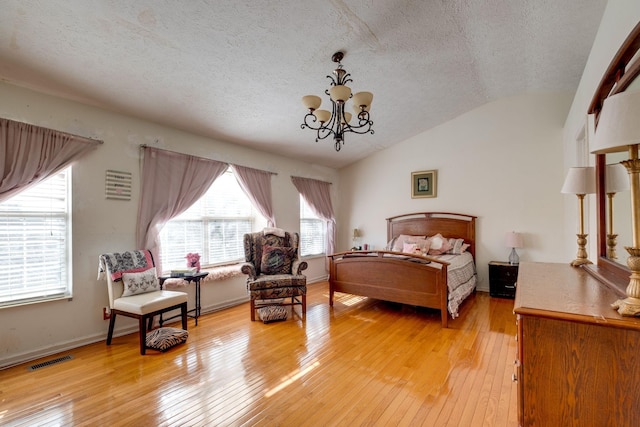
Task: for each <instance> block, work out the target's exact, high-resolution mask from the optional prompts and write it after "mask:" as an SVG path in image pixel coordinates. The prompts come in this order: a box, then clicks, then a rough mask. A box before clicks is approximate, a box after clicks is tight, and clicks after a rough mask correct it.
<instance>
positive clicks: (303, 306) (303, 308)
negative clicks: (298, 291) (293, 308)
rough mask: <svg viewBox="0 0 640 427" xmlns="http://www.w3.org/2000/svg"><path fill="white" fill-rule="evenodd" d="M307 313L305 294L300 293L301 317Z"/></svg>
mask: <svg viewBox="0 0 640 427" xmlns="http://www.w3.org/2000/svg"><path fill="white" fill-rule="evenodd" d="M306 315H307V294H302V317H303V318H304V317H306Z"/></svg>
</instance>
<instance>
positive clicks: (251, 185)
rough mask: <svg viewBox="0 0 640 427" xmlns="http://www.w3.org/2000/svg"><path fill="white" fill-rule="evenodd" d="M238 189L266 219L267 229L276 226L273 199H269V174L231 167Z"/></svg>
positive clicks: (241, 167) (256, 170) (235, 166)
mask: <svg viewBox="0 0 640 427" xmlns="http://www.w3.org/2000/svg"><path fill="white" fill-rule="evenodd" d="M232 168H233V171H234V173H235V176H236V179H237V180H238V183H239V184H240V187H242V189H243V190H244V192H245V193H246V195H247V197H249V200H251V203H253V206H255V207H256V208H257V209H258V210H259V211H260V213H261V214H262V216H264V217H265V218H266V219H267V225H268V226H269V227H275V226H276V219H275V218H274V216H273V198H272V197H271V172H266V171H261V170H258V169H252V168H247V167H244V166H237V165H233V166H232Z"/></svg>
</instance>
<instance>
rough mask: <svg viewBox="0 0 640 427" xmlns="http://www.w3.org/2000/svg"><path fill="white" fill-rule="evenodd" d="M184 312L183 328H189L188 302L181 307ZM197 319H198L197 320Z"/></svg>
mask: <svg viewBox="0 0 640 427" xmlns="http://www.w3.org/2000/svg"><path fill="white" fill-rule="evenodd" d="M180 311H181V312H182V329H184V330H185V331H186V330H187V303H184V304H182V306H181V307H180ZM196 321H197V320H196Z"/></svg>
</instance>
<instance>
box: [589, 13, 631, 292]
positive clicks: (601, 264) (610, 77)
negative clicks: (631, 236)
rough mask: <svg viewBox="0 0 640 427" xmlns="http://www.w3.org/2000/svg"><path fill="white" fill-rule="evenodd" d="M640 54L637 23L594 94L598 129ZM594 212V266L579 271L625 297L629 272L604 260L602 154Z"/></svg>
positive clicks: (626, 84)
mask: <svg viewBox="0 0 640 427" xmlns="http://www.w3.org/2000/svg"><path fill="white" fill-rule="evenodd" d="M639 51H640V22H639V23H638V24H636V26H635V27H634V28H633V30H632V31H631V33H630V34H629V35H628V36H627V38H626V40H625V41H624V43H623V44H622V46H620V48H619V49H618V52H617V53H616V55H615V56H614V57H613V59H612V61H611V63H610V64H609V67H608V68H607V71H606V72H605V74H604V76H603V77H602V80H601V81H600V84H599V85H598V89H597V90H596V92H595V94H594V96H593V100H592V101H591V105H590V106H589V110H588V111H587V112H588V113H589V114H593V115H594V120H593V123H594V125H595V126H596V128H597V126H598V119H599V116H600V111H601V110H602V105H603V103H604V100H605V99H606V98H607V97H609V96H611V95H615V94H616V93H619V92H622V91H624V90H626V89H627V88H628V87H629V85H630V84H631V83H632V82H633V80H634V79H635V78H636V77H638V75H640V57H639V58H636V60H635V61H633V63H630V62H631V60H632V59H633V58H634V57H635V55H636V54H637V53H638V52H639ZM595 163H596V211H597V225H598V231H597V251H598V255H597V256H598V261H597V264H595V265H593V264H591V265H584V266H583V268H584V269H585V270H587V271H588V272H589V273H590V274H591V275H593V276H594V277H596V278H597V279H598V280H600V281H601V282H603V283H604V284H606V285H608V286H609V287H611V288H612V289H614V290H616V291H617V292H618V293H620V295H621V296H624V295H625V289H626V287H627V285H628V283H629V275H630V274H631V271H630V270H629V269H628V268H627V267H625V266H623V265H621V264H618V263H616V262H614V261H612V260H610V259H608V258H606V255H607V238H606V233H607V231H606V230H607V218H606V206H607V205H606V198H607V197H606V194H605V191H604V188H605V176H604V172H605V169H606V158H605V155H604V154H596V162H595Z"/></svg>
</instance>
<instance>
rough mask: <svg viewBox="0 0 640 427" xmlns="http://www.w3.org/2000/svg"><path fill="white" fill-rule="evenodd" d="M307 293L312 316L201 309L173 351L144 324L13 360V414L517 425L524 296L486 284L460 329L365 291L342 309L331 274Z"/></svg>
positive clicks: (6, 379) (139, 421)
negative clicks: (141, 332) (142, 341)
mask: <svg viewBox="0 0 640 427" xmlns="http://www.w3.org/2000/svg"><path fill="white" fill-rule="evenodd" d="M206 286H207V288H208V287H211V289H207V288H204V287H203V292H208V291H211V290H213V287H214V286H215V284H211V285H206ZM307 302H308V308H307V316H306V319H305V321H302V320H300V319H299V317H297V316H295V317H292V315H291V313H289V319H288V320H287V321H284V322H276V323H272V324H266V325H265V324H263V323H261V322H258V321H256V322H251V321H250V319H249V305H248V303H246V304H243V305H241V306H237V307H233V308H230V309H226V310H223V311H219V312H215V313H210V314H207V315H204V316H202V317H201V318H200V319H199V322H198V326H195V324H194V321H193V320H192V319H190V320H189V334H190V335H189V339H188V341H187V343H186V344H184V345H181V346H178V347H175V348H173V349H171V350H169V351H168V352H166V353H159V352H155V351H153V350H149V351H148V352H147V355H146V356H140V354H139V353H138V351H139V349H138V343H137V339H138V338H137V335H136V334H131V335H127V336H123V337H116V338H114V340H113V343H112V345H111V346H110V347H107V346H106V345H105V343H104V341H102V342H99V343H95V344H92V345H88V346H85V347H81V348H77V349H74V350H71V351H68V352H64V353H61V354H60V355H56V356H51V357H47V358H44V359H42V360H38V361H33V362H30V363H28V364H24V365H20V366H16V367H12V368H9V369H5V370H0V425H9V426H36V425H51V426H54V425H64V426H67V425H70V426H100V425H109V426H227V425H233V426H236V425H238V426H239V425H242V426H253V425H260V426H378V425H379V426H386V425H389V426H515V425H516V424H517V419H516V384H515V383H513V382H512V381H511V375H512V373H513V372H514V370H513V361H514V359H515V354H516V342H515V339H514V337H515V334H516V326H515V317H514V315H513V313H512V310H513V301H512V300H505V299H496V298H490V297H489V295H488V294H486V293H482V292H478V293H477V294H475V295H472V296H471V297H470V298H469V299H468V300H467V301H466V302H465V303H464V304H463V306H462V308H461V315H460V317H459V318H458V319H455V320H452V321H450V323H449V325H450V327H449V328H447V329H442V328H441V327H440V315H439V313H438V312H436V311H433V310H427V309H418V308H413V307H408V306H401V305H398V304H391V303H385V302H381V301H375V300H368V299H363V298H360V297H355V296H352V295H346V294H337V299H336V303H335V306H334V308H333V309H331V308H329V303H328V283H327V282H323V283H316V284H311V285H309V286H308V297H307ZM106 330H107V324H106V322H105V336H106ZM66 354H71V355H72V356H73V359H71V360H68V361H66V362H62V363H59V364H55V365H51V366H47V367H45V368H41V369H38V370H35V371H29V370H28V369H27V368H28V367H29V366H31V365H33V364H36V363H39V362H43V361H47V360H50V359H53V358H56V357H60V356H64V355H66Z"/></svg>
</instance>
